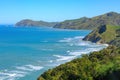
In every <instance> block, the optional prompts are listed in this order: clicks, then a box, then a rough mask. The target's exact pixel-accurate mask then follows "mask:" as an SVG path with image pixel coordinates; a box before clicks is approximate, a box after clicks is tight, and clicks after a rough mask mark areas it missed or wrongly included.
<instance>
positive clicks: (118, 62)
mask: <svg viewBox="0 0 120 80" xmlns="http://www.w3.org/2000/svg"><path fill="white" fill-rule="evenodd" d="M38 80H120V48H116V47H113V46H110V47H108V48H107V49H103V50H101V51H99V52H93V53H90V54H87V55H83V56H82V57H81V58H77V59H75V60H72V61H71V62H68V63H66V64H62V65H60V66H58V67H56V68H54V69H49V70H48V71H46V72H44V73H43V74H42V75H41V76H40V77H39V78H38Z"/></svg>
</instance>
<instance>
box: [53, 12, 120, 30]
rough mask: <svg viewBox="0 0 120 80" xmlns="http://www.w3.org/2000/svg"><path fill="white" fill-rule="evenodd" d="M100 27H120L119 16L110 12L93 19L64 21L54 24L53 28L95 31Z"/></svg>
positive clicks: (84, 18)
mask: <svg viewBox="0 0 120 80" xmlns="http://www.w3.org/2000/svg"><path fill="white" fill-rule="evenodd" d="M102 25H116V26H120V14H118V13H115V12H110V13H106V14H103V15H100V16H96V17H93V18H87V17H83V18H80V19H74V20H66V21H63V22H61V23H58V24H56V25H55V26H54V27H55V28H63V29H95V28H96V27H100V26H102Z"/></svg>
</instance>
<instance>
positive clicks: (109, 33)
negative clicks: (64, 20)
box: [83, 25, 120, 46]
mask: <svg viewBox="0 0 120 80" xmlns="http://www.w3.org/2000/svg"><path fill="white" fill-rule="evenodd" d="M83 40H86V41H91V42H94V43H107V44H111V45H115V46H119V45H120V44H119V42H120V26H111V25H103V26H100V27H98V28H96V29H95V30H93V31H92V32H91V33H90V34H88V35H87V36H86V37H85V38H84V39H83Z"/></svg>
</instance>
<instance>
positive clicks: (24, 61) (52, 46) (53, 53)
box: [0, 26, 106, 80]
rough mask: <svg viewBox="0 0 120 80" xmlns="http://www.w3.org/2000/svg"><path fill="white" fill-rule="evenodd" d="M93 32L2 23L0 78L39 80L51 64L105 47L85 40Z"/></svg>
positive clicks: (58, 63) (0, 29) (57, 63)
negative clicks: (15, 25) (3, 24)
mask: <svg viewBox="0 0 120 80" xmlns="http://www.w3.org/2000/svg"><path fill="white" fill-rule="evenodd" d="M90 32H91V31H90V30H64V29H54V28H49V27H39V28H38V27H31V28H25V27H19V28H18V27H14V26H7V27H6V26H0V80H36V79H37V77H38V76H39V75H40V74H42V73H43V72H44V71H46V70H48V69H49V68H53V67H55V66H58V65H60V64H63V63H65V62H68V61H70V60H72V59H74V58H77V57H80V55H81V54H87V53H90V52H92V51H98V50H101V49H103V48H105V47H106V45H102V44H95V43H91V42H88V41H83V40H82V38H83V37H84V36H86V35H87V34H89V33H90Z"/></svg>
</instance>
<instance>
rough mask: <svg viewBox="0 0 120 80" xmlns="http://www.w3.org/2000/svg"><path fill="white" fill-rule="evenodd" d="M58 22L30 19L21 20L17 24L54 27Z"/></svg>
mask: <svg viewBox="0 0 120 80" xmlns="http://www.w3.org/2000/svg"><path fill="white" fill-rule="evenodd" d="M56 24H57V22H45V21H33V20H29V19H25V20H21V21H19V22H17V23H16V24H15V26H38V27H39V26H47V27H53V26H54V25H56Z"/></svg>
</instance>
